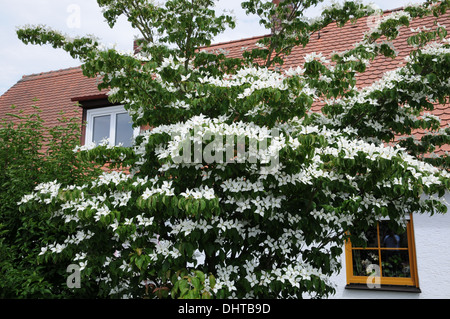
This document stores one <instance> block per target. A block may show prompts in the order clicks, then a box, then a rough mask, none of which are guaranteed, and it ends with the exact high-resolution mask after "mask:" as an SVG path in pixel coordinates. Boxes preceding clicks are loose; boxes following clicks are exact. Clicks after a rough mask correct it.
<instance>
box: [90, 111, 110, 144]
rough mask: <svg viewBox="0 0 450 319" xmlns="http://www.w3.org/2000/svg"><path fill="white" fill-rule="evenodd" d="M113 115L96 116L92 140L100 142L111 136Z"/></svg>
mask: <svg viewBox="0 0 450 319" xmlns="http://www.w3.org/2000/svg"><path fill="white" fill-rule="evenodd" d="M110 122H111V116H110V115H103V116H96V117H94V123H93V133H92V141H93V142H95V143H97V144H98V143H99V142H100V141H101V140H103V139H105V138H109V128H110Z"/></svg>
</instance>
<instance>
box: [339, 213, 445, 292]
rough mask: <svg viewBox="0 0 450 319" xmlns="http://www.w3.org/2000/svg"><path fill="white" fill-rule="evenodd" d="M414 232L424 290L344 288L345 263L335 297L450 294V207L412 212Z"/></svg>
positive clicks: (343, 259) (420, 279) (420, 280)
mask: <svg viewBox="0 0 450 319" xmlns="http://www.w3.org/2000/svg"><path fill="white" fill-rule="evenodd" d="M413 223H414V235H415V242H416V253H417V268H418V272H419V287H420V290H421V293H411V292H391V291H374V290H351V289H345V285H346V274H345V253H344V254H343V255H342V262H343V267H342V271H341V273H340V274H339V275H337V276H335V277H334V278H333V282H334V283H336V285H337V291H336V295H335V296H333V297H332V298H353V299H357V298H365V299H372V298H377V299H380V298H381V299H405V298H406V299H447V298H450V209H449V211H448V213H447V214H444V215H442V214H436V215H433V216H430V215H421V214H415V215H414V216H413Z"/></svg>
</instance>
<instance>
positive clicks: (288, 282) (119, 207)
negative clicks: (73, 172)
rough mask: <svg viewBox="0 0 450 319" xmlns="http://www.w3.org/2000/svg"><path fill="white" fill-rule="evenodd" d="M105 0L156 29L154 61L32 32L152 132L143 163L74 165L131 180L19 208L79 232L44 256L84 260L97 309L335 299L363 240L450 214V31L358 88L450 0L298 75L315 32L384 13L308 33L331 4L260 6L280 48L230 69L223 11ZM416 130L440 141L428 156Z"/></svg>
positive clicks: (90, 153)
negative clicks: (314, 9) (439, 109)
mask: <svg viewBox="0 0 450 319" xmlns="http://www.w3.org/2000/svg"><path fill="white" fill-rule="evenodd" d="M97 2H98V4H99V5H100V7H101V8H103V13H104V17H105V18H106V20H107V22H108V24H109V25H110V26H111V27H112V26H114V24H115V22H116V20H117V19H118V17H119V16H122V15H124V16H125V17H126V18H127V19H128V21H129V22H130V23H131V25H132V26H133V27H135V28H136V29H137V30H139V31H140V32H141V36H140V37H139V44H140V46H139V50H138V51H139V52H137V53H136V52H119V51H117V50H115V49H113V48H108V47H105V46H103V45H101V44H100V43H99V40H98V39H96V38H93V37H80V38H69V37H67V36H65V35H63V34H61V33H60V32H57V31H55V30H52V29H50V28H48V27H46V26H26V27H23V28H21V29H19V30H18V35H19V38H20V39H21V40H22V41H23V42H25V43H34V44H45V43H49V44H51V45H53V46H54V47H57V48H62V49H64V50H66V51H67V52H68V53H70V54H71V55H72V56H73V57H76V58H80V59H81V60H82V61H83V65H82V68H83V71H84V74H85V75H86V76H89V77H99V78H100V79H101V84H100V85H99V88H109V89H110V91H109V98H110V100H111V101H114V102H120V103H123V104H124V105H125V108H126V109H127V110H128V112H129V114H130V115H131V116H132V118H133V122H134V124H135V125H136V126H144V125H148V126H150V127H151V129H149V130H146V131H142V132H141V134H140V135H139V136H138V137H136V139H135V143H134V146H133V147H132V148H125V147H120V146H117V147H111V146H109V144H108V143H100V144H99V145H95V147H93V146H92V145H85V146H82V147H79V148H77V149H76V150H75V151H77V152H79V155H80V157H81V158H83V159H85V160H89V161H95V162H97V163H98V164H100V165H104V164H108V167H109V168H111V169H116V170H109V171H105V173H104V174H103V175H102V176H100V177H99V178H98V179H95V180H93V181H92V182H91V183H88V184H82V185H72V186H70V187H61V185H60V184H59V183H58V181H57V180H56V181H55V182H52V183H47V184H41V185H39V186H38V187H37V188H36V190H35V192H34V193H32V194H30V195H27V196H25V197H24V198H23V199H22V201H21V202H20V204H21V209H46V210H50V211H52V214H53V220H54V222H55V223H65V224H66V226H67V227H68V228H69V229H70V230H71V231H72V235H71V236H69V237H68V238H67V239H66V240H64V241H62V242H52V241H49V240H47V242H45V243H44V245H43V247H42V253H41V258H42V260H43V261H49V260H52V259H58V258H59V257H61V256H73V261H74V263H77V264H79V265H80V266H81V269H82V270H81V274H82V283H83V284H84V285H87V284H88V283H89V284H90V285H91V286H92V287H95V289H94V290H95V294H96V296H101V297H107V296H113V297H126V296H128V297H155V296H157V297H170V298H179V297H182V298H226V297H237V298H244V297H251V298H253V297H265V298H287V297H302V296H304V294H305V293H307V294H309V295H311V296H316V297H323V296H327V295H329V294H332V293H333V292H334V287H333V284H332V283H331V282H330V280H329V278H330V276H331V275H333V274H334V273H336V272H338V271H339V270H340V267H341V264H340V256H341V254H342V247H343V244H344V243H345V240H346V239H347V238H351V239H352V240H353V241H358V240H359V241H361V240H362V241H363V240H364V235H363V234H364V231H365V230H367V229H368V228H369V227H370V226H371V225H373V224H374V223H376V222H377V221H378V220H379V219H380V218H386V217H387V218H389V219H390V221H391V223H392V227H398V228H401V227H402V226H403V224H404V217H405V215H407V214H410V213H431V214H433V213H442V212H445V211H446V205H445V202H444V200H443V195H444V192H445V191H446V189H447V188H448V186H449V179H448V178H449V174H448V172H447V170H446V168H445V167H446V156H445V154H443V155H442V156H440V157H433V156H426V154H429V153H432V152H433V151H434V149H435V148H436V147H438V146H439V145H443V144H445V143H447V142H448V140H449V136H448V135H447V131H446V130H441V128H440V123H439V120H438V119H437V118H436V117H434V116H431V115H428V116H427V115H425V114H423V112H424V111H428V112H429V111H430V110H432V109H433V103H436V102H439V103H444V102H445V101H446V100H447V98H448V95H449V90H450V82H449V78H450V45H449V43H448V42H447V41H446V40H445V36H446V31H445V27H444V26H442V25H439V24H436V25H435V28H433V29H430V30H422V29H420V30H416V33H415V34H414V36H412V37H410V38H409V39H408V42H409V43H410V44H413V45H414V46H415V49H414V50H413V51H412V52H411V54H410V56H409V57H408V60H407V61H406V62H405V64H404V66H403V67H401V68H399V69H397V70H395V71H392V72H389V73H387V74H385V76H383V78H382V79H380V80H379V81H377V82H375V83H374V84H373V85H371V86H369V87H366V88H364V89H360V88H357V87H356V77H357V76H358V74H360V73H362V72H364V71H365V70H366V67H367V66H368V64H369V63H370V62H371V61H372V60H374V59H375V58H376V57H377V56H380V55H384V56H387V57H395V54H396V52H395V48H393V46H392V45H391V44H390V43H389V41H391V40H392V39H395V38H396V37H397V35H398V33H399V30H400V27H402V26H408V25H409V22H410V21H411V20H412V19H415V18H421V17H424V16H427V15H435V16H436V17H438V16H439V15H442V14H445V12H446V10H447V8H448V5H449V2H448V1H440V2H436V1H427V2H425V3H423V4H421V5H416V6H410V7H406V8H404V10H402V11H396V12H394V13H392V14H389V15H385V16H384V17H383V18H382V19H380V20H379V21H378V23H376V24H375V25H374V26H373V28H372V29H371V30H370V31H369V32H368V33H366V34H365V35H364V37H363V39H362V41H360V42H359V43H357V44H355V46H354V47H353V48H352V49H350V50H348V51H345V52H339V53H336V54H334V55H333V56H332V57H325V56H322V54H321V53H320V52H317V53H313V54H309V55H308V56H306V57H305V60H306V62H305V63H304V65H299V66H298V67H297V68H296V69H292V68H291V69H284V68H283V60H284V58H285V57H287V56H289V54H290V52H291V50H292V48H294V47H295V46H299V45H306V44H307V43H308V42H309V39H310V36H311V35H312V34H313V33H314V32H317V31H319V30H320V29H322V28H324V27H325V26H327V25H329V24H331V23H337V24H338V25H339V26H343V25H344V24H346V23H351V21H354V20H356V19H359V18H361V17H364V16H366V15H370V14H375V13H377V11H376V10H375V9H374V8H372V7H371V6H366V5H363V4H362V3H358V2H354V1H350V2H345V3H343V4H333V5H332V6H330V7H328V8H325V9H324V11H323V13H322V15H321V16H320V17H318V18H317V19H307V18H306V17H305V16H304V15H303V12H304V10H305V9H307V8H309V7H311V6H315V5H317V4H318V3H319V2H320V1H316V0H311V1H281V2H280V3H279V4H278V5H276V4H274V3H272V2H271V1H262V0H249V1H244V2H243V3H242V7H243V8H244V9H245V10H246V11H247V13H248V14H256V15H258V16H259V17H260V22H261V24H263V25H264V26H266V27H267V28H268V29H271V30H272V34H271V36H267V37H264V38H262V39H261V40H258V43H257V48H256V49H253V50H248V51H245V52H243V56H242V58H230V57H227V56H226V54H225V52H208V48H207V47H208V45H210V43H211V39H212V38H213V37H214V36H216V35H217V34H219V33H220V32H222V31H223V30H225V28H226V27H234V24H235V22H234V20H233V18H232V17H231V16H230V15H228V14H221V15H217V13H216V12H215V11H214V10H213V4H214V1H212V0H190V1H187V0H168V1H164V3H163V4H157V3H155V2H153V1H151V0H98V1H97ZM380 39H381V40H380ZM319 101H320V102H323V103H324V106H323V108H322V112H321V113H315V112H312V111H311V106H312V105H313V104H314V103H316V102H319ZM415 129H422V130H425V131H429V132H430V134H427V135H425V137H424V138H422V140H420V141H416V140H414V139H413V137H412V134H411V132H412V131H413V130H415ZM399 135H402V136H404V137H405V138H403V139H400V140H399V139H397V138H396V137H398V136H399ZM121 169H123V170H122V171H121ZM94 290H93V291H94Z"/></svg>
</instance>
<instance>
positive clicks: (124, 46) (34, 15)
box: [0, 0, 412, 95]
mask: <svg viewBox="0 0 450 319" xmlns="http://www.w3.org/2000/svg"><path fill="white" fill-rule="evenodd" d="M216 1H217V4H216V9H217V10H218V11H222V10H223V9H227V10H233V12H234V15H235V17H236V22H237V23H236V28H234V29H232V30H231V29H230V30H227V31H225V32H224V33H223V34H221V35H219V36H217V37H216V38H215V39H214V43H217V42H224V41H232V40H238V39H242V38H248V37H253V36H259V35H264V34H267V33H268V31H267V30H265V29H264V28H263V27H262V26H260V25H259V23H258V18H257V17H256V16H247V15H246V14H245V12H244V10H243V9H242V8H241V5H240V3H241V0H216ZM326 2H329V1H325V2H324V3H326ZM370 2H372V3H374V4H375V5H377V6H378V7H380V8H381V9H383V10H387V9H395V8H398V7H401V6H404V5H407V4H408V3H410V2H412V1H411V0H380V1H373V0H372V1H370ZM322 6H323V5H322V4H320V5H319V6H318V7H316V8H313V9H311V10H310V11H309V15H310V16H317V15H319V13H320V10H321V8H322ZM36 24H45V25H47V26H49V27H52V28H53V29H56V30H59V31H61V32H63V33H65V34H68V35H69V36H83V35H88V34H92V35H95V36H97V37H98V38H100V40H101V42H102V43H104V44H106V45H110V44H115V45H116V47H117V48H118V49H120V50H131V49H132V48H133V40H134V38H135V37H136V36H138V35H139V33H138V32H137V31H136V30H134V29H132V28H131V26H130V25H129V23H128V22H127V21H126V19H125V18H121V19H119V21H118V23H117V25H116V26H115V27H114V28H113V29H111V28H109V26H108V25H107V24H106V22H105V19H104V18H103V15H102V13H101V9H100V8H99V7H98V5H97V1H95V0H0V95H2V94H4V93H5V92H6V91H7V90H8V89H9V88H10V87H12V86H13V85H14V84H15V83H16V82H17V81H19V80H20V79H21V78H22V76H24V75H30V74H35V73H41V72H47V71H55V70H60V69H65V68H69V67H75V66H79V65H80V64H81V63H80V61H78V60H75V59H73V58H71V57H70V56H69V55H68V53H66V52H64V51H63V50H60V49H54V48H52V47H51V46H49V45H46V46H38V45H31V44H29V45H25V44H23V43H22V42H21V41H20V40H19V39H18V38H17V35H16V28H17V27H21V26H25V25H36Z"/></svg>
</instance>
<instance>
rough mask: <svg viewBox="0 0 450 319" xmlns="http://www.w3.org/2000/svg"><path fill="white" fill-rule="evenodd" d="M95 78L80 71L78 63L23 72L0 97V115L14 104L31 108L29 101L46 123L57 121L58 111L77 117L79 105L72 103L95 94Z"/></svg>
mask: <svg viewBox="0 0 450 319" xmlns="http://www.w3.org/2000/svg"><path fill="white" fill-rule="evenodd" d="M99 94H100V92H99V90H98V89H97V80H96V79H91V78H87V77H85V76H84V75H83V73H82V71H81V68H80V67H75V68H68V69H64V70H58V71H51V72H44V73H38V74H32V75H27V76H23V77H22V79H21V80H19V81H18V82H17V83H16V84H15V85H14V86H12V87H11V88H10V89H9V90H8V91H6V92H5V93H4V94H3V95H2V96H1V97H0V118H5V117H7V115H6V114H7V113H10V112H11V109H10V106H11V105H15V106H16V107H18V108H19V109H22V110H23V111H24V114H29V113H31V112H34V109H33V108H31V106H32V105H35V106H38V107H39V108H40V109H41V110H42V113H41V117H42V118H43V119H45V121H46V125H49V126H53V125H56V124H58V121H57V118H58V117H59V113H61V112H64V113H65V115H66V116H69V117H72V116H77V117H79V118H80V123H81V112H80V108H79V107H76V106H75V105H76V101H77V100H76V99H73V98H76V97H80V96H83V97H87V96H93V97H97V98H98V97H99Z"/></svg>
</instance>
